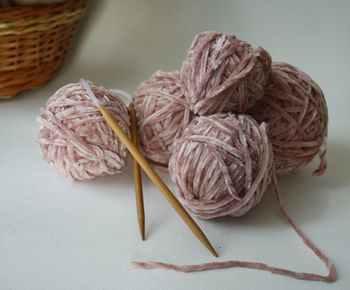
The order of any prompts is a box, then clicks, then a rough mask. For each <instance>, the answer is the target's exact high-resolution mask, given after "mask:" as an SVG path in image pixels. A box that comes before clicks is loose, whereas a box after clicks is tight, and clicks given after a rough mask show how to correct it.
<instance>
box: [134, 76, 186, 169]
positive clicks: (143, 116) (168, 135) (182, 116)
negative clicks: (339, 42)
mask: <svg viewBox="0 0 350 290" xmlns="http://www.w3.org/2000/svg"><path fill="white" fill-rule="evenodd" d="M179 76H180V75H179V72H177V71H176V72H170V73H167V72H162V71H158V72H156V73H155V74H153V75H152V76H151V77H150V78H149V79H147V80H145V81H144V82H142V83H141V85H140V86H139V88H138V89H137V91H136V92H135V95H134V105H135V110H136V114H137V122H138V127H139V134H140V136H139V140H140V146H141V150H142V152H143V154H144V155H145V156H146V157H147V158H148V159H149V160H150V161H151V162H152V163H153V165H154V166H155V167H156V168H157V169H159V170H161V171H167V168H168V163H169V159H170V155H171V152H172V145H173V142H174V140H175V139H177V138H178V137H179V136H180V135H181V134H182V131H183V129H184V127H185V126H186V125H187V124H188V123H189V122H190V120H191V119H192V118H193V113H191V111H190V110H189V108H188V106H187V105H186V100H185V98H184V94H183V89H182V88H181V85H180V78H179Z"/></svg>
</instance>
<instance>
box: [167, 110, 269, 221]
mask: <svg viewBox="0 0 350 290" xmlns="http://www.w3.org/2000/svg"><path fill="white" fill-rule="evenodd" d="M272 161H273V156H272V147H271V144H270V141H269V140H268V137H267V131H266V125H265V124H264V123H262V124H261V125H260V126H259V125H258V124H257V123H256V121H255V120H253V119H252V118H251V117H249V116H247V115H237V116H236V115H234V114H231V113H227V114H224V113H221V114H215V115H211V116H201V117H196V118H195V119H194V120H193V121H192V122H191V123H190V124H189V125H188V127H187V128H186V129H185V131H184V133H183V135H182V136H181V137H180V138H179V139H178V140H177V141H176V142H175V148H174V153H173V155H172V156H171V159H170V163H169V171H170V176H171V179H172V181H173V182H174V183H175V185H176V189H177V191H176V192H177V195H178V198H179V200H180V201H181V203H182V204H183V205H184V206H185V207H186V208H187V209H188V210H189V211H190V212H191V213H193V214H194V215H196V216H198V217H201V218H204V219H211V218H216V217H220V216H227V215H230V216H241V215H243V214H245V213H246V212H247V211H248V210H249V209H251V208H252V207H253V206H254V205H256V204H257V203H258V202H259V201H260V200H261V198H262V195H263V193H264V192H265V190H266V188H267V186H268V185H269V183H270V178H271V170H272V164H273V162H272Z"/></svg>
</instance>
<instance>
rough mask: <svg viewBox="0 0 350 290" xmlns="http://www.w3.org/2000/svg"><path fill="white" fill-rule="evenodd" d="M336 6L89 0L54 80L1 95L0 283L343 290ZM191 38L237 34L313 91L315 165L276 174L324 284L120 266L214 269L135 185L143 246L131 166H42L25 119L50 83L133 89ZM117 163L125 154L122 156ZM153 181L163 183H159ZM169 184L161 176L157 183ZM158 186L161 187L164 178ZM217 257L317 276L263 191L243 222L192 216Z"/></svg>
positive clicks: (251, 273)
mask: <svg viewBox="0 0 350 290" xmlns="http://www.w3.org/2000/svg"><path fill="white" fill-rule="evenodd" d="M349 11H350V5H349V1H316V0H315V1H301V0H299V1H278V0H275V1H271V0H270V1H258V0H256V1H251V0H250V1H243V0H242V1H230V0H226V1H210V0H205V1H195V0H193V1H189V0H187V1H186V0H177V1H155V0H143V1H137V0H128V1H99V4H94V5H92V9H91V10H90V12H89V16H88V17H86V19H85V22H84V26H83V27H82V29H81V30H80V35H79V38H78V41H77V42H75V46H74V48H75V49H74V50H73V51H72V52H71V53H70V57H69V59H68V61H67V63H66V65H65V67H64V69H63V70H62V71H61V72H60V74H59V75H58V76H57V78H56V79H54V80H52V81H50V82H49V83H47V84H46V85H45V86H43V87H42V88H40V89H37V90H34V91H28V92H25V93H22V94H20V95H18V96H16V97H15V98H13V99H12V100H7V101H0V289H1V290H5V289H16V290H17V289H23V290H31V289H35V290H40V289H50V290H56V289H57V290H58V289H60V290H62V289H65V290H70V289H298V290H301V289H349V286H350V274H349V273H350V258H349V250H350V231H349V219H350V211H349V206H350V192H349V189H350V175H349V172H350V170H349V169H350V168H349V164H350V149H349V142H350V137H349V132H350V126H349V121H350V119H349V109H350V89H349V85H350V69H349V68H350V57H349V47H350V33H349V28H350V17H349ZM203 30H220V31H227V32H231V33H234V34H237V35H238V36H239V37H240V38H242V39H245V40H248V41H250V42H251V43H252V44H254V45H255V46H257V45H261V46H263V47H265V48H266V49H267V50H269V52H270V53H271V55H272V57H273V59H274V60H276V61H286V62H290V63H292V64H294V65H296V66H298V67H300V68H301V69H303V70H304V71H305V72H307V73H308V74H310V75H311V76H312V77H313V79H314V80H315V81H316V82H318V83H319V84H320V86H321V87H322V88H323V90H324V93H325V95H326V98H327V101H328V107H329V116H330V123H329V150H328V171H327V173H326V175H324V176H322V177H312V175H311V173H312V171H313V169H314V168H315V167H316V166H317V161H316V162H313V163H312V164H310V165H309V166H307V167H306V168H304V169H303V170H301V171H300V172H298V173H297V174H295V175H293V176H288V177H283V178H281V179H280V185H281V190H282V192H283V196H284V200H285V203H286V205H287V209H288V211H289V213H290V214H291V216H292V217H294V218H295V221H296V222H297V223H298V225H299V226H300V227H301V228H302V230H303V231H305V232H306V233H307V235H308V236H309V237H310V238H311V239H312V240H313V241H314V242H315V243H316V244H317V245H318V246H319V247H320V248H321V249H322V250H323V251H324V252H325V253H326V254H327V255H329V257H330V258H331V259H332V261H334V263H335V265H336V267H337V273H338V281H337V282H335V283H333V284H327V283H319V282H307V281H299V280H294V279H291V278H288V277H283V276H278V275H272V274H270V273H268V272H263V271H256V270H250V269H238V268H236V269H226V270H217V271H208V272H203V273H192V274H183V273H177V272H172V271H164V270H153V271H142V270H129V269H128V265H129V263H130V262H131V261H133V260H161V261H167V262H173V263H200V262H210V261H214V258H212V257H211V256H210V254H209V253H208V252H207V250H206V249H205V248H204V247H202V245H201V244H200V243H199V242H198V241H197V240H196V238H194V237H193V235H192V234H191V233H190V232H189V230H188V229H187V228H186V227H185V226H184V224H183V222H182V221H181V220H180V218H178V217H177V216H176V214H175V212H174V211H173V210H172V209H171V207H170V206H169V205H168V204H167V202H166V201H165V199H164V198H163V197H162V195H161V194H160V193H159V192H158V190H157V189H155V187H154V186H153V185H152V184H151V183H150V182H149V181H148V180H147V178H144V191H145V204H146V228H147V241H145V242H141V241H140V240H139V233H138V227H137V219H136V213H135V206H134V190H133V179H132V170H131V166H130V162H129V163H128V164H129V165H128V166H127V168H126V170H125V172H124V173H123V174H122V175H118V176H108V177H102V178H97V179H96V180H93V181H86V182H74V181H71V180H68V179H67V178H65V177H63V176H60V175H58V174H57V173H56V172H55V171H54V170H53V169H51V168H50V167H49V165H48V164H47V163H46V162H44V161H43V160H42V158H41V155H40V152H39V150H38V146H37V144H36V138H37V123H36V116H37V115H38V112H39V108H40V107H42V106H44V104H45V102H46V100H47V98H48V97H49V96H50V95H51V94H52V93H53V92H54V91H55V90H57V89H58V88H60V87H61V86H63V85H65V84H67V83H69V82H74V81H77V80H79V78H80V77H85V78H87V79H91V80H94V81H95V82H97V83H100V84H102V85H105V86H108V87H118V88H122V89H125V90H128V91H129V92H130V93H132V92H133V91H134V90H135V89H136V87H137V86H138V84H139V83H140V82H141V81H142V80H143V79H145V78H147V77H149V76H150V75H151V73H152V72H154V71H155V70H157V69H163V70H168V71H170V70H175V69H178V68H179V67H180V65H181V61H182V58H183V56H184V53H185V50H186V49H187V47H188V46H189V44H190V42H191V40H192V38H193V36H194V35H195V34H196V33H197V32H200V31H203ZM129 161H130V160H129ZM165 178H166V177H165ZM166 180H167V182H169V179H167V178H166ZM169 184H170V182H169ZM197 221H198V223H199V225H200V226H201V227H202V228H203V230H204V231H205V233H206V234H207V236H208V237H209V239H210V240H211V242H212V243H213V244H214V245H215V247H216V248H217V250H218V252H219V254H220V258H218V259H216V260H217V261H221V260H227V259H246V260H250V261H255V260H258V261H263V262H267V263H270V264H272V265H275V266H283V267H288V268H292V269H294V270H299V271H313V272H317V273H325V269H324V267H323V265H322V264H321V263H320V262H319V260H318V259H316V258H315V257H314V256H313V255H312V254H311V253H310V251H308V249H306V248H305V247H304V245H303V244H302V243H301V242H300V240H299V239H298V238H296V236H295V235H294V234H293V233H292V231H291V230H290V229H289V228H288V227H287V226H286V225H285V224H284V223H283V222H282V221H281V220H280V218H279V217H278V215H277V214H276V208H275V207H274V203H273V199H272V198H271V192H270V191H268V192H266V194H265V196H264V198H263V201H262V202H261V204H260V205H258V206H257V207H256V208H255V209H254V210H252V211H251V212H250V213H248V214H247V215H246V216H244V217H242V218H236V219H235V218H227V219H221V220H218V221H203V220H197Z"/></svg>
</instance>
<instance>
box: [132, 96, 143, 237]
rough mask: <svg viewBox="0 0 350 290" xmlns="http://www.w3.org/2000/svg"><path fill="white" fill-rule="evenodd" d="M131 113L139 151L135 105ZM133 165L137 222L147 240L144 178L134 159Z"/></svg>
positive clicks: (133, 139) (133, 136)
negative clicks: (143, 190) (143, 189)
mask: <svg viewBox="0 0 350 290" xmlns="http://www.w3.org/2000/svg"><path fill="white" fill-rule="evenodd" d="M129 112H130V117H131V140H132V143H133V144H134V146H135V147H136V148H137V149H138V143H139V140H138V132H137V119H136V112H135V107H134V104H133V103H131V104H130V106H129ZM132 165H133V168H134V183H135V197H136V208H137V220H138V222H139V229H140V234H141V239H142V240H143V241H144V240H145V208H144V204H143V192H142V177H141V168H140V165H139V164H138V162H137V160H136V159H135V158H133V159H132Z"/></svg>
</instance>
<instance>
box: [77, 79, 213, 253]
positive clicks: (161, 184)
mask: <svg viewBox="0 0 350 290" xmlns="http://www.w3.org/2000/svg"><path fill="white" fill-rule="evenodd" d="M80 83H81V84H82V86H83V87H84V88H85V90H86V92H87V94H88V95H89V96H90V98H91V99H92V101H93V102H94V103H95V104H96V106H97V107H98V109H99V110H100V112H101V114H102V116H103V117H104V118H105V120H106V122H107V123H108V124H109V126H110V127H111V128H112V130H113V131H114V133H115V134H116V135H117V136H118V138H119V139H120V140H121V141H122V142H123V144H124V145H125V147H126V148H127V149H128V150H129V152H130V153H131V155H132V156H133V157H134V158H135V159H136V160H137V161H138V163H139V164H140V166H141V167H142V169H143V170H144V171H145V172H146V174H147V175H148V177H149V178H150V179H151V180H152V182H153V183H154V184H155V185H156V186H157V187H158V188H159V190H160V191H161V192H162V193H163V195H164V197H165V198H166V199H167V200H168V202H169V203H170V204H171V206H172V207H173V208H174V209H175V210H176V212H177V213H178V214H179V215H180V216H181V218H182V219H183V221H184V222H185V223H186V225H187V226H188V227H189V228H190V230H191V231H192V232H193V233H194V234H195V236H196V237H197V238H198V239H199V240H200V241H201V242H202V243H203V245H204V246H205V247H206V248H207V249H208V250H209V251H210V252H211V253H212V254H213V255H214V256H215V257H218V254H217V253H216V251H215V249H214V248H213V246H212V245H211V244H210V242H209V240H208V238H207V237H206V236H205V235H204V233H203V232H202V230H201V229H200V228H199V226H198V225H197V224H196V223H195V221H194V220H193V219H192V218H191V216H190V215H189V214H188V212H187V211H186V210H185V209H184V208H183V207H182V205H181V204H180V202H179V201H178V200H177V199H176V197H175V196H174V195H173V193H172V192H171V191H170V189H169V188H168V187H167V186H166V184H165V183H164V182H163V180H162V179H161V178H160V177H159V175H158V174H157V173H156V172H155V170H154V169H153V167H152V166H151V165H150V164H149V163H148V161H147V160H146V158H145V157H144V156H143V155H142V154H141V153H140V151H139V150H138V149H137V148H136V147H135V146H134V144H132V142H131V141H130V139H129V137H128V135H126V134H125V132H124V131H123V129H122V128H121V127H120V126H119V124H118V122H117V121H116V120H115V119H114V118H113V116H112V115H111V114H110V113H109V112H108V110H107V109H106V108H104V107H103V106H102V105H100V104H99V102H98V100H97V98H96V96H95V95H94V93H93V92H92V90H91V89H90V87H89V85H88V83H87V82H86V81H85V80H83V79H81V80H80Z"/></svg>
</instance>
